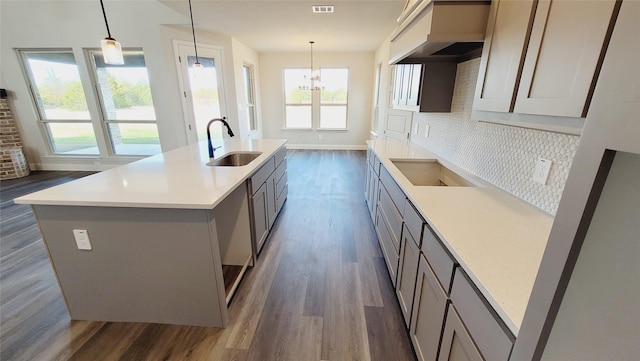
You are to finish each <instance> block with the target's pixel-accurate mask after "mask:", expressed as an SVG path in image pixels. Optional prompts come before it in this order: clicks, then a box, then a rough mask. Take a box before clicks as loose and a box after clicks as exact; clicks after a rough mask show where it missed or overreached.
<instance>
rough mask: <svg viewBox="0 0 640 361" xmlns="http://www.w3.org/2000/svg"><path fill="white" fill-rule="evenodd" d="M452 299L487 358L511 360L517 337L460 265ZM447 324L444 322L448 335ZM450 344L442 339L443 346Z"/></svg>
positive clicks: (485, 358)
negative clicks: (510, 356)
mask: <svg viewBox="0 0 640 361" xmlns="http://www.w3.org/2000/svg"><path fill="white" fill-rule="evenodd" d="M451 302H452V305H453V306H455V310H456V312H457V315H458V316H459V318H460V319H461V320H462V323H463V324H464V328H465V329H466V330H467V332H468V334H469V336H470V337H471V339H472V340H473V343H474V344H475V345H476V347H477V349H478V351H479V352H480V354H481V355H482V357H483V358H484V360H487V361H494V360H495V361H506V360H508V359H509V355H510V354H511V349H512V348H513V342H514V341H515V337H514V336H513V334H512V333H511V331H509V330H508V329H507V327H506V325H505V324H504V323H503V322H502V320H500V319H499V317H498V316H497V314H496V313H495V311H494V310H493V308H492V307H491V306H489V305H488V304H487V301H486V300H485V299H484V296H482V295H481V294H480V293H479V291H478V290H477V289H476V287H475V286H474V285H473V283H472V282H471V280H470V279H469V278H468V276H467V275H466V274H465V273H464V271H463V270H462V269H461V268H457V269H456V272H455V276H454V277H453V286H452V287H451ZM450 310H451V306H450ZM447 321H448V320H447ZM446 328H447V327H446V326H445V335H446ZM447 347H449V345H446V344H445V343H444V339H443V346H442V348H443V350H446V348H447ZM441 353H442V352H441ZM445 354H446V353H445ZM441 360H449V359H448V358H441ZM474 360H475V359H474Z"/></svg>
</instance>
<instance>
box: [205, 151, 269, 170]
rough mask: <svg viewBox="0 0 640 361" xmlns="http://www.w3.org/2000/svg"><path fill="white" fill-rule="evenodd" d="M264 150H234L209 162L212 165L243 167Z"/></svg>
mask: <svg viewBox="0 0 640 361" xmlns="http://www.w3.org/2000/svg"><path fill="white" fill-rule="evenodd" d="M261 154H262V152H232V153H229V154H226V155H225V156H223V157H222V158H216V159H213V160H212V161H210V162H209V163H207V165H208V166H212V167H241V166H243V165H247V164H249V163H251V162H252V161H253V160H254V159H256V158H258V157H259V156H260V155H261Z"/></svg>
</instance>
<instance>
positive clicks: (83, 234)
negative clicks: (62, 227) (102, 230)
mask: <svg viewBox="0 0 640 361" xmlns="http://www.w3.org/2000/svg"><path fill="white" fill-rule="evenodd" d="M73 238H75V240H76V246H78V249H81V250H85V251H90V250H91V249H92V247H91V240H89V232H87V230H86V229H74V230H73Z"/></svg>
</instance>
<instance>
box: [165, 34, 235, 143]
mask: <svg viewBox="0 0 640 361" xmlns="http://www.w3.org/2000/svg"><path fill="white" fill-rule="evenodd" d="M174 45H175V53H176V54H177V59H176V65H177V67H178V74H179V82H180V88H181V89H180V90H181V93H182V97H181V98H182V109H183V112H184V121H185V128H186V132H187V140H188V142H189V144H191V143H195V142H198V141H201V140H204V139H206V137H207V129H206V126H207V123H208V122H209V120H211V119H213V118H222V117H224V116H226V107H225V97H224V81H223V74H224V73H223V71H222V70H223V69H222V48H219V47H216V46H212V45H203V44H198V61H199V62H200V64H202V67H200V68H196V67H194V66H193V65H194V63H195V62H196V54H195V49H194V47H193V43H188V42H180V41H176V42H175V43H174ZM226 134H227V133H226V132H223V131H222V123H220V122H215V123H214V124H212V125H211V137H212V138H222V137H225V136H226Z"/></svg>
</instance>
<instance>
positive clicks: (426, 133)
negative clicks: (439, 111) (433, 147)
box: [424, 125, 429, 138]
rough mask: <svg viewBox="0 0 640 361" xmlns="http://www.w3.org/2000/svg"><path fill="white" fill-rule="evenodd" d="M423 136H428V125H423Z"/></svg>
mask: <svg viewBox="0 0 640 361" xmlns="http://www.w3.org/2000/svg"><path fill="white" fill-rule="evenodd" d="M424 137H425V138H429V126H428V125H425V126H424Z"/></svg>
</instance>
